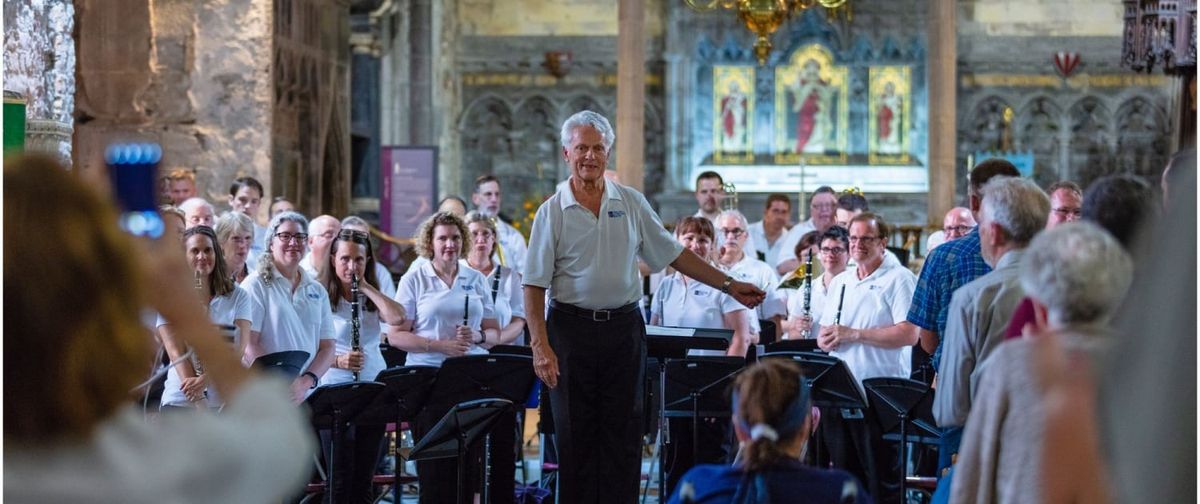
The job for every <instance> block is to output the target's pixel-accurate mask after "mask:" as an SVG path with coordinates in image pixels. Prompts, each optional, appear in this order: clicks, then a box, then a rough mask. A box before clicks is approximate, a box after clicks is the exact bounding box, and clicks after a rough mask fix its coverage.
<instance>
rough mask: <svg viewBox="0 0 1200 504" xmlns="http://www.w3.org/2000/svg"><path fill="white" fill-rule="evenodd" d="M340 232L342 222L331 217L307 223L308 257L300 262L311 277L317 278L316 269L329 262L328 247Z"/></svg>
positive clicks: (324, 216) (327, 216) (319, 218)
mask: <svg viewBox="0 0 1200 504" xmlns="http://www.w3.org/2000/svg"><path fill="white" fill-rule="evenodd" d="M341 230H342V221H340V220H338V219H337V217H334V216H332V215H322V216H320V217H317V218H315V219H313V220H311V221H309V223H308V255H305V256H304V259H302V260H301V261H300V267H302V268H304V269H305V270H307V271H308V272H309V274H311V275H312V276H313V277H316V276H317V267H318V266H319V265H321V264H325V261H328V260H329V245H330V244H331V243H333V239H334V238H336V237H337V234H338V232H339V231H341Z"/></svg>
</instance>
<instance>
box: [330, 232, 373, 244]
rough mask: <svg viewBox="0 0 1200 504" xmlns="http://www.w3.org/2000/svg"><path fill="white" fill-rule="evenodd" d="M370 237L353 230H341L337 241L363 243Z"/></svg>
mask: <svg viewBox="0 0 1200 504" xmlns="http://www.w3.org/2000/svg"><path fill="white" fill-rule="evenodd" d="M370 237H371V236H370V235H368V234H367V233H364V232H362V231H358V230H355V229H343V230H341V232H339V233H338V239H339V240H344V241H353V242H360V243H361V242H365V241H367V240H368V239H370Z"/></svg>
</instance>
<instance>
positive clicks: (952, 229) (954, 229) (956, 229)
mask: <svg viewBox="0 0 1200 504" xmlns="http://www.w3.org/2000/svg"><path fill="white" fill-rule="evenodd" d="M972 229H975V226H946V227H944V228H942V232H943V233H946V234H950V233H958V234H967V233H970V232H971V230H972Z"/></svg>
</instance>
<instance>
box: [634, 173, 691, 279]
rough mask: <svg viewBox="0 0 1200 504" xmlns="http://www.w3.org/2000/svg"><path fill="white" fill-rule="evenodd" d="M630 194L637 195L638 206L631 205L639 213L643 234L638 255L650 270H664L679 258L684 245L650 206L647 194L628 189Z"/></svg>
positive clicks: (640, 237)
mask: <svg viewBox="0 0 1200 504" xmlns="http://www.w3.org/2000/svg"><path fill="white" fill-rule="evenodd" d="M629 194H634V195H636V196H637V202H636V203H635V205H636V208H634V207H633V206H631V207H630V210H631V211H636V212H637V213H638V232H639V233H640V234H641V236H639V237H638V238H639V239H640V243H641V244H640V246H639V248H638V256H640V257H641V258H642V260H643V261H645V262H646V265H648V266H650V271H659V270H662V269H663V268H666V267H667V265H668V264H671V263H673V262H675V259H678V258H679V254H680V253H681V252H683V245H681V244H680V243H679V242H678V241H677V240H675V238H674V237H673V236H671V233H668V232H667V228H665V227H663V224H662V221H661V220H659V218H658V214H657V213H655V212H654V209H652V208H650V203H649V202H648V201H646V197H645V196H643V195H642V194H641V193H639V192H636V191H627V192H626V195H629Z"/></svg>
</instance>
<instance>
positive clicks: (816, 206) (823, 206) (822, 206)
mask: <svg viewBox="0 0 1200 504" xmlns="http://www.w3.org/2000/svg"><path fill="white" fill-rule="evenodd" d="M809 207H810V208H812V209H813V210H833V209H834V208H837V203H819V204H818V203H813V204H812V205H809Z"/></svg>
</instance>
